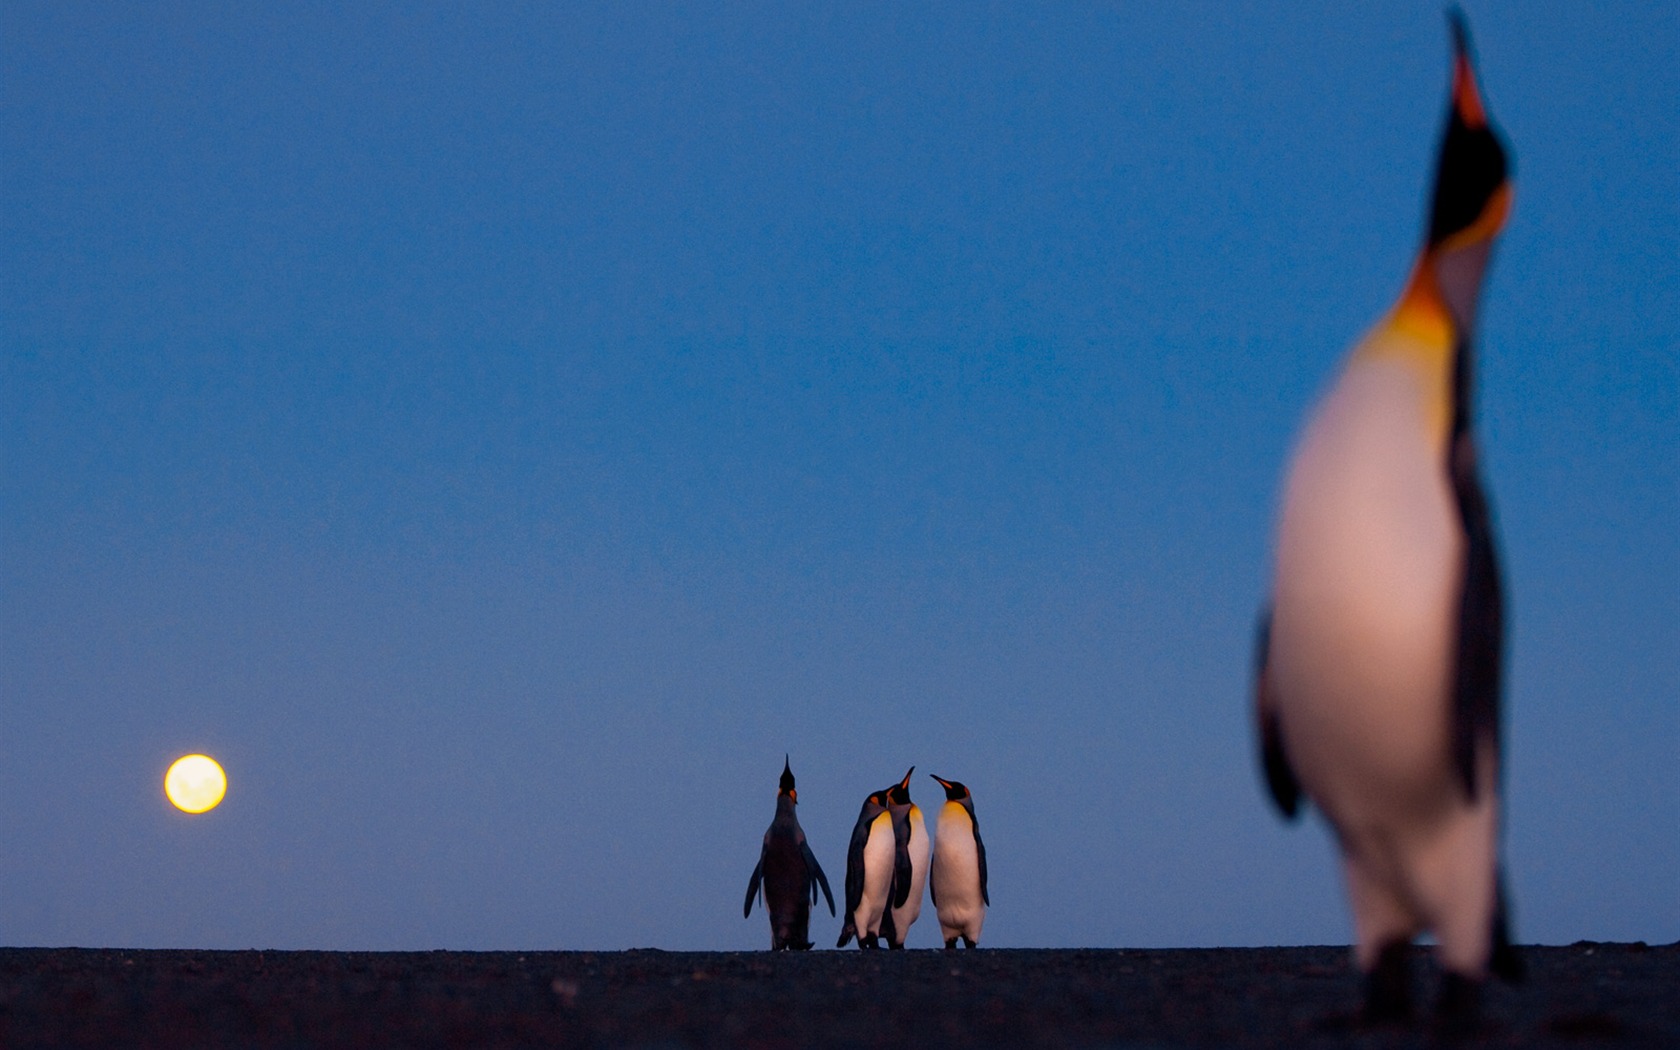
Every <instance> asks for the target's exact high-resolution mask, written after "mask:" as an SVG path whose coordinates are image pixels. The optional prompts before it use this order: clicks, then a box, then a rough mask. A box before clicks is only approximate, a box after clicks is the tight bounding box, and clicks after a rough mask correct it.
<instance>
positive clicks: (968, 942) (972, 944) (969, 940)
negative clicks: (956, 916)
mask: <svg viewBox="0 0 1680 1050" xmlns="http://www.w3.org/2000/svg"><path fill="white" fill-rule="evenodd" d="M963 947H964V948H978V947H980V943H979V942H978V941H976V940H975V939H974V938H973V937H970V936H969V935H968V934H966V933H965V934H963Z"/></svg>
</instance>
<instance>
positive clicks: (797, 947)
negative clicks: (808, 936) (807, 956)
mask: <svg viewBox="0 0 1680 1050" xmlns="http://www.w3.org/2000/svg"><path fill="white" fill-rule="evenodd" d="M788 947H789V948H790V949H792V950H793V951H796V952H808V951H810V950H811V949H812V948H815V947H816V943H815V942H813V941H806V942H805V943H804V944H790V945H788Z"/></svg>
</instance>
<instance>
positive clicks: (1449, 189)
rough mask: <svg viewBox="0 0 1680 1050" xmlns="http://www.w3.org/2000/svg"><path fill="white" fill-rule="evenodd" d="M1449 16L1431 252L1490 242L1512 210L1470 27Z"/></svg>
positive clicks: (1505, 163)
mask: <svg viewBox="0 0 1680 1050" xmlns="http://www.w3.org/2000/svg"><path fill="white" fill-rule="evenodd" d="M1447 17H1448V18H1449V20H1450V21H1451V23H1452V32H1453V82H1452V97H1451V99H1450V100H1449V103H1448V107H1447V127H1446V130H1445V131H1444V132H1443V133H1442V135H1441V155H1440V160H1439V162H1438V165H1437V167H1436V171H1435V194H1434V199H1433V201H1432V202H1431V204H1430V209H1429V246H1430V247H1432V248H1450V247H1465V246H1468V245H1470V244H1475V243H1478V242H1483V241H1491V240H1492V239H1493V238H1494V236H1495V235H1497V234H1498V233H1499V230H1500V228H1501V227H1503V226H1504V225H1505V216H1506V214H1507V213H1508V212H1509V211H1510V207H1511V184H1510V167H1511V166H1510V161H1509V159H1508V157H1507V155H1506V152H1505V147H1504V145H1503V143H1502V142H1501V141H1500V135H1499V132H1498V131H1497V130H1495V129H1494V127H1493V125H1492V124H1491V123H1490V122H1489V121H1488V115H1487V110H1485V109H1484V108H1483V107H1482V96H1481V91H1480V90H1479V89H1478V87H1477V85H1476V66H1475V59H1474V58H1473V56H1472V55H1471V53H1470V28H1469V26H1468V24H1467V23H1466V22H1465V20H1464V14H1463V12H1461V11H1459V10H1458V9H1457V8H1454V9H1453V10H1451V11H1449V12H1448V15H1447Z"/></svg>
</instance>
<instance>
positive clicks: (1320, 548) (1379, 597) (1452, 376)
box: [1254, 10, 1523, 1025]
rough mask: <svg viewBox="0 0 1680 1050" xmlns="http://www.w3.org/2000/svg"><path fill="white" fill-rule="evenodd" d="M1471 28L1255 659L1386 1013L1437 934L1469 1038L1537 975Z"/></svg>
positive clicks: (1316, 440)
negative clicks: (1381, 307)
mask: <svg viewBox="0 0 1680 1050" xmlns="http://www.w3.org/2000/svg"><path fill="white" fill-rule="evenodd" d="M1449 18H1450V21H1451V28H1452V35H1453V43H1454V55H1453V71H1452V86H1451V91H1450V98H1449V104H1448V110H1447V119H1446V128H1445V131H1444V132H1443V135H1442V138H1441V143H1440V152H1439V159H1438V162H1437V170H1436V175H1435V187H1434V193H1433V199H1432V203H1431V207H1430V213H1429V225H1428V229H1427V233H1426V236H1425V238H1424V243H1423V246H1422V248H1421V250H1420V252H1419V254H1418V257H1417V259H1416V260H1415V263H1414V265H1413V268H1412V271H1411V275H1410V278H1409V279H1408V281H1407V283H1406V285H1405V288H1404V291H1403V292H1402V293H1401V295H1400V298H1399V301H1398V302H1397V303H1396V305H1395V306H1394V307H1393V308H1392V310H1391V311H1390V312H1389V313H1388V314H1387V316H1385V317H1383V318H1382V319H1381V320H1380V321H1378V322H1377V324H1376V326H1375V327H1374V328H1373V329H1371V330H1370V332H1369V333H1368V334H1366V335H1365V336H1364V338H1363V339H1362V340H1361V341H1360V342H1358V343H1357V344H1356V345H1355V346H1354V347H1353V349H1352V350H1351V351H1350V352H1349V354H1348V356H1347V359H1346V361H1345V363H1344V365H1343V368H1342V371H1341V373H1340V375H1339V376H1338V377H1337V378H1336V379H1335V381H1334V383H1333V385H1332V386H1331V387H1330V389H1329V391H1328V393H1327V394H1326V395H1325V396H1324V397H1323V398H1322V400H1321V401H1320V402H1319V404H1318V406H1317V407H1316V409H1315V410H1314V412H1313V414H1312V416H1311V417H1310V421H1309V422H1308V424H1307V426H1306V428H1305V430H1304V431H1303V434H1302V436H1301V438H1300V440H1299V443H1298V444H1297V446H1296V448H1295V451H1294V453H1293V459H1292V462H1291V465H1290V467H1289V469H1288V472H1287V474H1286V480H1285V483H1284V489H1283V496H1282V501H1281V502H1282V509H1281V513H1280V515H1279V520H1278V525H1277V535H1276V547H1275V555H1274V566H1273V583H1272V591H1271V597H1270V600H1269V603H1268V607H1267V608H1265V609H1263V610H1262V613H1261V617H1260V625H1259V630H1258V632H1257V639H1256V640H1257V646H1256V656H1255V689H1254V703H1255V710H1256V716H1257V722H1258V737H1259V744H1260V758H1261V766H1262V769H1263V772H1264V778H1265V782H1266V785H1267V788H1268V790H1269V792H1270V795H1271V797H1272V800H1273V801H1274V802H1275V803H1276V805H1277V807H1278V809H1279V810H1280V812H1282V813H1283V815H1284V816H1285V817H1286V818H1293V817H1294V816H1295V815H1296V814H1297V812H1298V810H1299V807H1300V803H1301V800H1302V798H1303V797H1305V798H1306V799H1308V800H1310V801H1311V802H1312V803H1313V804H1314V805H1315V806H1316V807H1317V808H1318V810H1319V811H1320V813H1322V814H1323V816H1324V817H1325V819H1326V820H1327V821H1328V822H1329V824H1330V826H1331V828H1332V829H1333V831H1334V832H1335V837H1336V841H1337V844H1338V847H1339V849H1340V853H1341V860H1342V869H1343V875H1344V878H1345V881H1346V884H1347V893H1348V897H1349V901H1350V904H1351V906H1352V912H1353V921H1354V929H1355V941H1356V945H1355V952H1354V957H1355V962H1356V964H1357V966H1358V968H1359V970H1360V971H1361V972H1362V973H1363V974H1364V978H1365V1004H1364V1016H1365V1019H1366V1020H1367V1021H1369V1022H1372V1023H1385V1022H1392V1021H1399V1020H1404V1019H1406V1018H1408V1017H1409V1016H1410V1015H1411V1013H1412V999H1411V990H1410V975H1409V973H1408V961H1407V960H1408V957H1409V955H1410V945H1411V943H1412V940H1413V939H1414V938H1415V937H1416V936H1418V935H1419V934H1421V933H1424V932H1426V931H1427V932H1431V933H1433V934H1434V936H1435V939H1436V944H1437V948H1436V956H1437V959H1438V961H1439V963H1440V969H1441V971H1442V973H1443V978H1442V982H1441V986H1440V991H1439V993H1438V999H1437V1002H1436V1013H1437V1017H1438V1019H1440V1021H1442V1022H1443V1023H1446V1024H1448V1025H1457V1024H1461V1023H1473V1022H1474V1020H1475V1017H1476V1015H1477V1011H1478V1004H1479V1001H1480V995H1481V989H1482V985H1483V983H1484V981H1485V979H1486V976H1487V974H1488V973H1489V971H1490V970H1491V971H1492V972H1493V973H1494V974H1496V975H1498V976H1500V977H1502V978H1505V979H1508V980H1511V981H1515V980H1518V979H1520V978H1521V976H1522V969H1523V967H1522V963H1521V959H1520V957H1519V956H1518V955H1517V953H1516V951H1515V949H1514V948H1513V947H1512V944H1511V937H1510V931H1509V925H1508V922H1507V919H1506V916H1507V906H1506V900H1507V898H1506V895H1505V892H1504V887H1503V878H1502V873H1501V870H1500V860H1499V828H1500V807H1499V796H1500V767H1501V757H1500V692H1501V675H1502V666H1501V665H1502V661H1503V646H1504V636H1503V635H1504V632H1503V615H1504V614H1503V610H1502V602H1503V599H1502V596H1501V583H1500V572H1499V564H1498V555H1497V551H1496V544H1495V538H1494V531H1493V524H1492V515H1491V511H1490V508H1489V502H1488V498H1487V496H1486V494H1485V492H1484V490H1483V487H1482V482H1481V478H1480V470H1479V468H1478V465H1477V452H1476V440H1475V432H1474V428H1473V426H1472V413H1471V407H1472V406H1471V377H1472V365H1473V360H1472V356H1473V355H1472V350H1471V334H1472V332H1473V331H1474V328H1475V320H1476V306H1477V299H1478V297H1479V295H1480V291H1481V285H1482V276H1483V272H1484V270H1485V268H1486V266H1487V263H1488V260H1489V256H1490V254H1491V251H1492V248H1493V244H1494V240H1495V238H1496V237H1497V235H1498V233H1499V231H1500V229H1501V228H1502V227H1503V226H1504V224H1505V219H1506V215H1507V213H1508V212H1509V209H1510V207H1511V199H1512V189H1511V181H1510V162H1509V160H1508V155H1507V153H1506V150H1505V147H1504V145H1503V142H1502V139H1501V136H1500V134H1499V132H1498V131H1496V130H1495V128H1494V126H1493V124H1492V123H1491V121H1490V120H1489V118H1488V114H1487V110H1486V109H1485V108H1484V106H1483V103H1482V97H1481V92H1480V89H1479V88H1478V86H1477V81H1476V72H1475V65H1474V61H1473V59H1472V56H1471V49H1470V37H1469V29H1468V27H1467V26H1466V24H1465V21H1464V18H1463V16H1462V15H1461V14H1460V13H1459V12H1457V11H1456V10H1455V11H1452V12H1451V13H1450V15H1449Z"/></svg>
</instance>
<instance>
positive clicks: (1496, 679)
mask: <svg viewBox="0 0 1680 1050" xmlns="http://www.w3.org/2000/svg"><path fill="white" fill-rule="evenodd" d="M1460 342H1461V345H1460V346H1459V349H1458V358H1459V370H1460V371H1462V370H1463V369H1464V368H1465V367H1466V365H1465V363H1464V362H1465V359H1466V358H1467V357H1468V356H1469V348H1468V347H1467V346H1464V345H1462V342H1463V341H1462V340H1460ZM1461 411H1462V410H1461ZM1452 482H1453V493H1454V495H1456V496H1457V497H1458V510H1459V515H1460V518H1461V520H1462V521H1463V524H1464V536H1465V541H1466V542H1465V552H1464V590H1463V593H1462V594H1461V595H1460V596H1459V610H1458V655H1457V662H1456V667H1455V672H1454V680H1453V756H1452V757H1453V768H1454V769H1455V770H1456V771H1457V773H1458V778H1459V782H1460V784H1461V785H1462V786H1463V788H1464V794H1465V796H1466V797H1467V798H1469V799H1470V800H1471V801H1472V802H1473V801H1475V800H1476V798H1477V796H1478V795H1480V793H1481V792H1482V791H1483V790H1489V789H1491V788H1492V785H1484V784H1478V783H1477V781H1476V756H1477V754H1478V753H1479V752H1480V751H1481V749H1482V748H1484V747H1488V748H1491V749H1492V750H1493V754H1494V757H1495V763H1496V765H1498V764H1499V763H1498V756H1499V693H1500V677H1501V663H1502V661H1503V656H1504V645H1505V622H1504V619H1505V618H1504V600H1503V597H1502V595H1501V587H1500V580H1499V555H1498V552H1497V551H1496V550H1495V549H1494V544H1493V525H1492V522H1491V520H1490V519H1491V517H1492V516H1491V514H1490V513H1489V510H1488V503H1487V497H1486V496H1485V495H1484V494H1483V492H1482V485H1481V481H1480V480H1479V479H1478V477H1477V471H1476V446H1475V443H1474V442H1473V441H1472V440H1471V437H1470V432H1469V430H1468V429H1465V430H1461V431H1459V432H1457V433H1456V434H1454V435H1453V454H1452Z"/></svg>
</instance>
